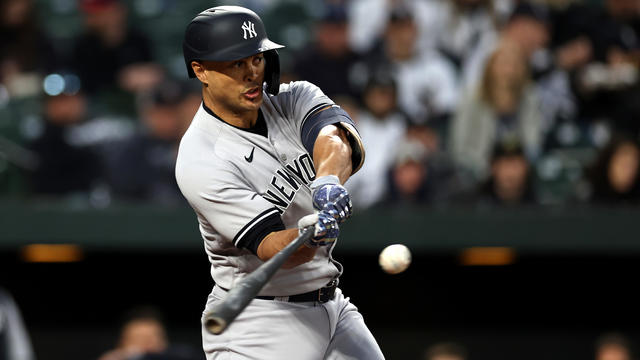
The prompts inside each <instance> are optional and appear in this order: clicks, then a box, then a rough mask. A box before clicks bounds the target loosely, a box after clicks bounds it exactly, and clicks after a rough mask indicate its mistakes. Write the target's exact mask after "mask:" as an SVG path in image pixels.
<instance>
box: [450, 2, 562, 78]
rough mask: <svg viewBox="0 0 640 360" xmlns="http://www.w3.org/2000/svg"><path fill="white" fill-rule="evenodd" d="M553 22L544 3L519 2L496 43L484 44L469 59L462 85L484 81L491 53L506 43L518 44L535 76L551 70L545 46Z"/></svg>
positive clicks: (549, 57)
mask: <svg viewBox="0 0 640 360" xmlns="http://www.w3.org/2000/svg"><path fill="white" fill-rule="evenodd" d="M550 21H551V20H550V14H549V11H548V10H547V8H546V7H544V6H543V5H540V4H534V3H529V2H519V3H518V5H517V6H516V8H515V9H514V10H513V13H512V14H511V16H510V17H509V20H508V21H507V23H506V24H505V26H504V27H503V28H502V29H501V31H500V36H499V37H498V38H495V41H494V44H489V43H488V42H487V43H485V44H483V47H482V48H480V49H479V51H476V52H475V53H474V56H473V57H472V58H470V59H469V61H468V66H466V67H465V69H464V71H465V72H464V74H462V77H463V86H465V87H467V88H468V87H473V86H475V85H477V84H478V82H480V81H481V79H482V74H483V69H484V68H486V63H487V62H488V61H489V60H488V59H489V57H490V55H491V54H492V53H494V52H495V50H496V48H497V47H500V46H501V45H500V44H501V43H503V42H510V43H513V44H517V45H518V46H519V47H520V48H521V51H522V54H523V56H524V58H525V59H526V61H527V64H528V66H529V68H530V69H531V73H532V75H533V76H534V78H536V79H537V77H538V74H540V73H543V72H546V71H548V69H549V67H550V66H551V56H550V54H549V53H548V50H547V48H546V47H547V45H548V42H549V36H550V33H549V26H550ZM482 50H484V51H482Z"/></svg>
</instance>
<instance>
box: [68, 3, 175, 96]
mask: <svg viewBox="0 0 640 360" xmlns="http://www.w3.org/2000/svg"><path fill="white" fill-rule="evenodd" d="M80 7H81V8H82V10H83V12H84V15H85V28H86V31H85V33H84V34H82V35H81V36H80V37H79V38H78V39H77V40H76V43H75V48H74V51H73V60H74V62H75V67H76V71H78V73H79V75H80V78H81V80H82V84H83V87H84V88H85V89H86V91H87V92H88V93H89V94H95V93H98V92H101V91H112V90H114V89H122V90H126V91H129V92H138V91H145V90H149V89H151V88H152V87H154V86H155V85H157V84H158V83H159V82H160V81H161V79H162V76H163V74H162V70H161V69H160V67H159V66H158V65H155V64H153V63H152V61H153V56H152V51H151V43H150V41H149V39H148V38H147V36H145V35H144V34H142V33H140V32H138V31H137V30H136V29H134V28H131V27H129V26H128V24H127V8H126V7H125V5H124V4H122V3H121V2H120V1H118V0H80Z"/></svg>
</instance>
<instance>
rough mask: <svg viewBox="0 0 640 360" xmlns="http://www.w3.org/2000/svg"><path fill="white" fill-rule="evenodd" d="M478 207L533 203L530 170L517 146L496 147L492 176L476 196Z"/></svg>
mask: <svg viewBox="0 0 640 360" xmlns="http://www.w3.org/2000/svg"><path fill="white" fill-rule="evenodd" d="M478 195H479V196H478V199H477V200H478V201H479V203H480V204H495V205H525V204H533V203H535V196H534V191H533V186H532V176H531V166H530V164H529V161H528V160H527V158H526V157H525V156H524V152H523V151H522V147H520V145H519V144H517V143H504V144H498V145H497V146H496V147H495V149H494V150H493V154H492V156H491V176H490V177H489V179H488V180H487V181H486V182H485V183H484V184H483V185H482V186H481V188H480V191H479V193H478Z"/></svg>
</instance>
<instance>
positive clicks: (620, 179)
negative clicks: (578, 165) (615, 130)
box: [588, 136, 640, 204]
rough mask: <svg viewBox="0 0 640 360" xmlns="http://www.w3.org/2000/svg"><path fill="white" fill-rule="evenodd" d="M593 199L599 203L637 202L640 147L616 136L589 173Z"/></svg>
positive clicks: (639, 183) (632, 141)
mask: <svg viewBox="0 0 640 360" xmlns="http://www.w3.org/2000/svg"><path fill="white" fill-rule="evenodd" d="M588 176H589V180H590V184H591V196H590V199H591V201H592V202H594V203H599V204H637V203H638V202H639V200H640V146H639V145H638V143H637V141H634V140H631V139H630V138H628V137H626V136H615V137H614V138H613V139H612V141H611V142H610V144H609V145H608V146H607V147H605V148H604V149H603V150H602V152H601V153H600V155H599V158H598V159H597V161H596V163H595V164H594V166H593V168H592V169H590V172H589V174H588Z"/></svg>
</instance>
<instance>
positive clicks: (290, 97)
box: [280, 81, 333, 133]
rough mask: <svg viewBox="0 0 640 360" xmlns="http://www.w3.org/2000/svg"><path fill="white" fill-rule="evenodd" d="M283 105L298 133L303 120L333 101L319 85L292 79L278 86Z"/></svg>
mask: <svg viewBox="0 0 640 360" xmlns="http://www.w3.org/2000/svg"><path fill="white" fill-rule="evenodd" d="M280 91H281V93H282V97H283V100H284V101H283V104H282V105H283V106H284V110H285V113H286V114H287V115H288V118H289V119H290V120H291V121H292V122H294V124H295V127H296V128H297V129H298V133H300V131H301V130H302V126H303V124H304V123H305V121H306V120H307V119H308V118H309V117H310V116H311V115H312V114H314V113H315V112H317V111H318V110H320V109H322V108H326V107H328V106H332V105H333V101H331V99H329V97H328V96H326V95H325V94H324V93H323V92H322V90H320V88H319V87H317V86H315V85H314V84H312V83H310V82H308V81H294V82H291V83H289V84H283V85H282V86H281V88H280Z"/></svg>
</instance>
